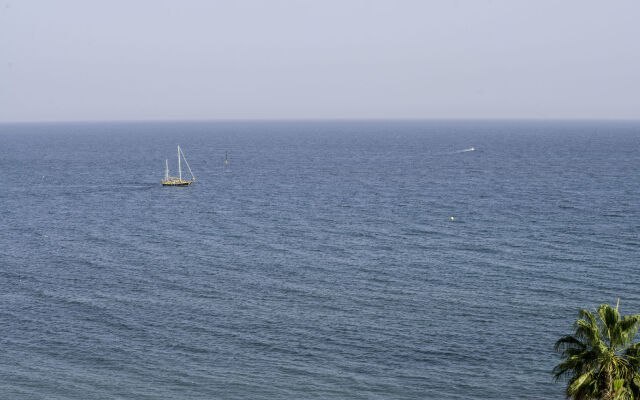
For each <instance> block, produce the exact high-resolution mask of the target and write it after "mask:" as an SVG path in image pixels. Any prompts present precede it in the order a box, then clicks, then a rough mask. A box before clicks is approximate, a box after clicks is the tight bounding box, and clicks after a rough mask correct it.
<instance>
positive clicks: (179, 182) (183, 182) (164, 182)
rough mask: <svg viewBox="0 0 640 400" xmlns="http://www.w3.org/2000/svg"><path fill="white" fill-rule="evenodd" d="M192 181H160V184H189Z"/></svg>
mask: <svg viewBox="0 0 640 400" xmlns="http://www.w3.org/2000/svg"><path fill="white" fill-rule="evenodd" d="M193 182H194V181H162V186H189V185H191V184H192V183H193Z"/></svg>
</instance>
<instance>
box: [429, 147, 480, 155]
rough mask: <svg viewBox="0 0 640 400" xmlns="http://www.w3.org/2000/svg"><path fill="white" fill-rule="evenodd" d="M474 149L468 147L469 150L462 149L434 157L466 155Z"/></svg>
mask: <svg viewBox="0 0 640 400" xmlns="http://www.w3.org/2000/svg"><path fill="white" fill-rule="evenodd" d="M475 149H476V148H475V147H469V148H466V149H462V150H456V151H450V152H448V153H440V154H436V155H438V156H450V155H452V154H460V153H466V152H468V151H475Z"/></svg>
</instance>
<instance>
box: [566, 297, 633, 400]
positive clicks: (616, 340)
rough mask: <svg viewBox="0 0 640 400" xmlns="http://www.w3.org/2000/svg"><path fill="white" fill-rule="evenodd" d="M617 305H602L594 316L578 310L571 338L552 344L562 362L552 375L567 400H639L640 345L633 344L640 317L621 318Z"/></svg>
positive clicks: (569, 336) (567, 337)
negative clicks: (563, 387) (562, 384)
mask: <svg viewBox="0 0 640 400" xmlns="http://www.w3.org/2000/svg"><path fill="white" fill-rule="evenodd" d="M619 304H620V300H619V299H618V305H619ZM618 305H616V308H613V307H611V306H610V305H608V304H603V305H601V306H600V307H598V309H597V310H596V313H595V314H593V313H591V312H590V311H587V310H584V309H583V310H580V313H579V319H578V320H577V321H576V322H575V324H574V325H573V329H574V334H573V335H568V336H564V337H562V338H561V339H560V340H558V341H557V342H556V345H555V350H556V351H557V352H559V353H560V354H561V358H562V359H563V361H562V362H561V363H560V364H558V365H556V367H555V368H554V369H553V374H554V377H555V380H556V381H558V380H560V379H566V380H567V389H566V395H567V398H572V399H574V400H590V399H601V400H623V399H624V400H627V399H628V400H632V399H640V373H639V372H640V343H633V340H634V338H635V336H636V333H637V332H638V327H639V326H640V314H635V315H631V316H625V317H622V318H621V317H620V313H618Z"/></svg>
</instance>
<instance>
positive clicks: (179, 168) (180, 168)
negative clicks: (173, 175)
mask: <svg viewBox="0 0 640 400" xmlns="http://www.w3.org/2000/svg"><path fill="white" fill-rule="evenodd" d="M178 177H180V182H182V167H181V166H180V145H178Z"/></svg>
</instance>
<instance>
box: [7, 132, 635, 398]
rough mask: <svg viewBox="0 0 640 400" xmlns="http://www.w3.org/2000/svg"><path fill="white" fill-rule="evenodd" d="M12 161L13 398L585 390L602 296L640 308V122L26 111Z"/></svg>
mask: <svg viewBox="0 0 640 400" xmlns="http://www.w3.org/2000/svg"><path fill="white" fill-rule="evenodd" d="M177 144H180V145H181V147H182V149H183V151H184V153H185V155H186V157H187V160H188V161H189V164H190V165H191V167H192V169H193V172H194V174H195V176H196V178H197V180H198V181H197V183H196V184H194V185H193V186H192V187H187V188H171V187H162V186H161V185H160V179H161V177H162V176H163V174H164V161H165V158H169V163H170V168H172V169H173V170H175V169H176V164H177V160H176V158H177V156H176V145H177ZM471 147H473V148H474V149H475V150H474V151H463V150H465V149H470V148H471ZM225 152H228V155H229V158H230V160H231V164H230V166H229V168H225V167H224V157H225ZM0 171H1V172H2V173H1V175H0V179H1V181H2V182H1V183H2V185H1V187H2V190H1V191H0V221H1V222H2V230H1V233H0V298H1V301H0V398H3V399H470V398H475V399H545V398H548V399H551V398H562V397H563V385H562V384H561V383H554V382H553V380H552V376H551V373H550V371H551V369H552V368H553V366H554V365H555V364H556V363H557V362H558V358H557V356H556V355H555V353H554V352H553V344H554V342H555V341H556V340H557V339H558V338H559V337H560V336H561V335H563V334H566V333H569V331H570V328H571V324H572V323H573V321H574V320H575V318H576V315H577V311H578V309H579V308H581V307H585V308H594V307H596V306H597V305H598V304H600V303H605V302H608V303H613V304H615V302H616V300H617V298H618V297H620V301H621V305H620V307H621V311H622V313H623V314H630V313H638V312H640V292H639V291H638V284H639V283H640V278H639V275H638V273H639V271H640V253H639V250H640V200H639V195H640V122H569V121H564V122H562V121H556V122H532V121H521V122H500V121H464V122H447V121H405V122H400V121H344V122H335V121H334V122H312V121H309V122H303V121H299V122H199V123H102V124H99V123H95V124H80V123H78V124H24V125H10V124H5V125H0ZM451 217H453V220H451Z"/></svg>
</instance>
